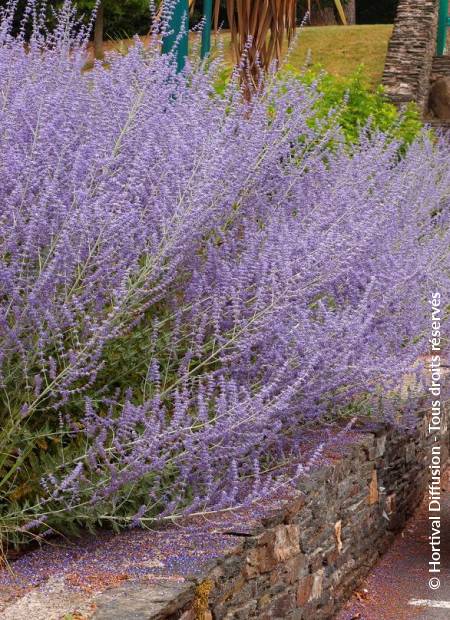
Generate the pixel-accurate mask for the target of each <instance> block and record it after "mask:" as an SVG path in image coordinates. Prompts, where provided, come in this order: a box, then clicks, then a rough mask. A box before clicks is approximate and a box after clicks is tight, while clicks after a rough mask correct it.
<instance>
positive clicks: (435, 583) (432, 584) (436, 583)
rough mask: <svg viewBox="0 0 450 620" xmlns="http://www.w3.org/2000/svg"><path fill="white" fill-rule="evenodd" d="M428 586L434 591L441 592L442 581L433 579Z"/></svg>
mask: <svg viewBox="0 0 450 620" xmlns="http://www.w3.org/2000/svg"><path fill="white" fill-rule="evenodd" d="M428 585H429V586H430V588H431V589H432V590H439V588H440V587H441V581H440V579H439V577H431V579H430V581H429V582H428Z"/></svg>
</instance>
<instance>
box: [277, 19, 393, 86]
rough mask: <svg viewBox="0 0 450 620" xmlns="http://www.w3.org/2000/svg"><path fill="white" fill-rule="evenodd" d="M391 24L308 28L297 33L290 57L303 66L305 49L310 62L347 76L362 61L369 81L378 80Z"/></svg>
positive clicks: (334, 73) (296, 64) (374, 81)
mask: <svg viewBox="0 0 450 620" xmlns="http://www.w3.org/2000/svg"><path fill="white" fill-rule="evenodd" d="M391 33H392V26H391V25H389V24H388V25H374V26H323V27H308V28H304V29H303V30H302V31H300V32H299V35H298V43H297V45H296V47H295V49H294V52H293V54H292V56H291V58H290V60H289V62H290V64H292V65H294V66H295V67H302V66H303V65H304V63H305V59H306V57H307V53H308V50H311V52H310V53H311V61H312V62H313V63H314V64H316V63H317V64H320V65H322V66H323V68H324V69H326V70H327V71H328V72H329V73H331V74H333V75H337V76H342V77H345V76H348V75H349V74H351V73H353V72H354V71H355V70H356V69H357V68H358V66H359V65H361V64H363V65H364V67H365V73H366V75H367V77H368V79H369V80H370V82H371V83H372V84H378V83H379V82H380V81H381V76H382V73H383V67H384V62H385V58H386V52H387V46H388V42H389V37H390V36H391Z"/></svg>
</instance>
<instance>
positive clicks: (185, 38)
mask: <svg viewBox="0 0 450 620" xmlns="http://www.w3.org/2000/svg"><path fill="white" fill-rule="evenodd" d="M182 28H184V31H183V33H182V34H180V33H181V29H182ZM168 30H169V32H170V33H171V34H169V35H168V36H166V37H164V40H163V43H162V53H163V54H170V53H171V52H172V50H173V48H174V46H175V43H176V42H177V49H176V61H177V71H178V72H180V71H183V69H184V65H185V64H186V58H187V55H188V53H189V0H177V1H176V4H175V7H174V10H173V12H172V14H171V15H170V19H169V23H168ZM178 38H179V40H178V41H177V39H178Z"/></svg>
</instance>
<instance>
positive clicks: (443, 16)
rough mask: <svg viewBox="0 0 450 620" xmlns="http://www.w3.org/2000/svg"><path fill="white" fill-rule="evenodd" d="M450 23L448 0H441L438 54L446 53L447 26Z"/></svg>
mask: <svg viewBox="0 0 450 620" xmlns="http://www.w3.org/2000/svg"><path fill="white" fill-rule="evenodd" d="M449 25H450V19H449V16H448V0H439V21H438V35H437V50H436V53H437V55H438V56H443V55H444V52H445V43H446V40H447V28H448V27H449Z"/></svg>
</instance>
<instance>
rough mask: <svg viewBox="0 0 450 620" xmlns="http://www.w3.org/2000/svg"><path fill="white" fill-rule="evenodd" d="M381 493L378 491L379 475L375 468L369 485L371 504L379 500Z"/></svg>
mask: <svg viewBox="0 0 450 620" xmlns="http://www.w3.org/2000/svg"><path fill="white" fill-rule="evenodd" d="M378 498H379V493H378V476H377V470H376V469H374V470H373V472H372V479H371V481H370V485H369V498H368V499H369V506H372V505H373V504H376V503H377V502H378Z"/></svg>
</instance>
